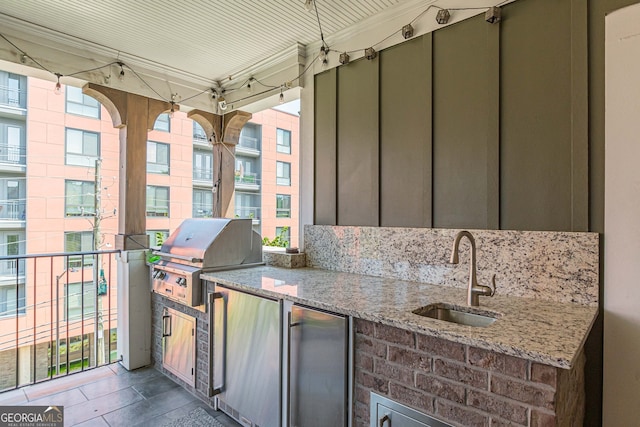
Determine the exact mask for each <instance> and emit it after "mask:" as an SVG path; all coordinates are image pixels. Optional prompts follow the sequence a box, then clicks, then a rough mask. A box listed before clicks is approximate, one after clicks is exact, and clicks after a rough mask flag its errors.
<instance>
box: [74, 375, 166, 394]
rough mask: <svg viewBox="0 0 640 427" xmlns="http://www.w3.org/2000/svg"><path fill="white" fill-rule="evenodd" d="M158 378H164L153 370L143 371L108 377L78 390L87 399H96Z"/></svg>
mask: <svg viewBox="0 0 640 427" xmlns="http://www.w3.org/2000/svg"><path fill="white" fill-rule="evenodd" d="M122 369H124V368H122ZM160 377H163V378H164V375H162V374H161V373H160V372H158V371H156V370H155V369H144V370H142V371H137V372H135V373H134V372H131V373H128V374H120V375H116V376H112V377H108V378H105V379H102V380H100V381H96V382H94V383H91V384H87V385H84V386H82V387H80V390H82V393H84V395H85V396H87V399H96V398H98V397H101V396H105V395H107V394H110V393H114V392H116V391H118V390H122V389H125V388H127V387H130V386H132V385H136V384H141V383H144V382H147V381H151V380H154V379H156V378H160Z"/></svg>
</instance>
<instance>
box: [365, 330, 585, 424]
mask: <svg viewBox="0 0 640 427" xmlns="http://www.w3.org/2000/svg"><path fill="white" fill-rule="evenodd" d="M355 325H356V353H355V367H354V368H355V369H354V371H355V384H356V390H355V393H356V399H355V400H356V404H355V408H354V411H355V413H354V415H355V420H356V422H355V426H356V427H368V426H369V403H370V399H369V393H370V392H371V391H374V392H376V393H378V394H381V395H384V396H387V397H389V398H390V399H392V400H395V401H398V402H400V403H403V404H405V405H407V406H410V407H412V408H415V409H416V410H418V411H420V412H424V413H427V414H429V415H431V416H433V417H435V418H438V419H441V420H442V421H444V422H447V423H450V424H452V425H455V426H464V427H472V426H487V427H497V426H527V427H552V426H576V427H577V426H582V423H583V418H584V409H585V391H584V354H581V355H580V357H579V358H578V361H577V362H576V363H575V365H574V367H573V368H572V369H571V370H565V369H559V368H555V367H552V366H547V365H542V364H539V363H536V362H531V361H528V360H525V359H520V358H517V357H511V356H506V355H503V354H499V353H495V352H492V351H487V350H483V349H480V348H476V347H471V346H467V345H463V344H457V343H452V342H449V341H445V340H442V339H439V338H434V337H429V336H425V335H421V334H416V333H413V332H408V331H405V330H402V329H398V328H393V327H389V326H385V325H381V324H377V323H373V322H369V321H365V320H359V319H358V320H356V322H355Z"/></svg>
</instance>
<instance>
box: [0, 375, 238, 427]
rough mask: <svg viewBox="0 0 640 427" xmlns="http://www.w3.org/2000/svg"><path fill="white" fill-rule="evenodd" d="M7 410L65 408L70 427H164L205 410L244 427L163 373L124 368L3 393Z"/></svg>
mask: <svg viewBox="0 0 640 427" xmlns="http://www.w3.org/2000/svg"><path fill="white" fill-rule="evenodd" d="M2 405H63V406H64V420H65V423H64V424H65V427H67V426H82V427H88V426H90V427H106V426H134V425H135V426H153V427H160V426H162V425H163V424H164V423H166V422H169V421H171V420H175V419H177V418H180V417H182V416H184V415H186V414H187V413H189V412H190V411H191V410H193V409H195V408H196V407H198V406H200V407H202V408H204V409H205V410H206V411H207V412H209V413H210V414H211V415H212V416H213V417H215V418H217V419H218V420H219V421H220V422H221V423H222V424H223V425H224V426H227V427H236V426H238V424H237V423H236V422H235V421H233V420H232V419H231V418H229V417H227V416H226V415H225V414H223V413H222V412H216V411H214V410H213V409H211V408H209V407H208V406H207V405H205V404H204V403H203V402H202V401H200V400H199V399H198V398H196V397H195V396H192V395H191V394H190V393H188V392H187V391H186V390H184V389H183V388H182V387H180V386H179V385H177V384H176V383H174V382H173V381H171V380H170V379H169V378H167V377H165V376H164V375H162V374H161V373H160V372H158V371H157V370H155V369H153V368H141V369H136V370H133V371H127V370H126V369H124V368H123V367H122V366H121V365H120V364H119V363H115V364H112V365H108V366H103V367H100V368H96V369H92V370H89V371H86V372H82V373H78V374H73V375H69V376H67V377H63V378H57V379H54V380H50V381H47V382H44V383H40V384H35V385H32V386H28V387H23V388H20V389H17V390H12V391H8V392H4V393H0V406H2ZM185 427H187V426H185Z"/></svg>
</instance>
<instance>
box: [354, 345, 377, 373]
mask: <svg viewBox="0 0 640 427" xmlns="http://www.w3.org/2000/svg"><path fill="white" fill-rule="evenodd" d="M356 368H361V369H362V370H365V371H367V372H373V356H371V355H369V354H366V353H363V352H361V351H358V350H356Z"/></svg>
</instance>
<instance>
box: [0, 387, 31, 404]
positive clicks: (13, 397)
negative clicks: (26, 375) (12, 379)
mask: <svg viewBox="0 0 640 427" xmlns="http://www.w3.org/2000/svg"><path fill="white" fill-rule="evenodd" d="M27 402H28V399H27V395H26V394H24V389H22V388H19V389H17V390H11V391H5V392H3V393H0V405H20V404H25V403H27Z"/></svg>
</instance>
